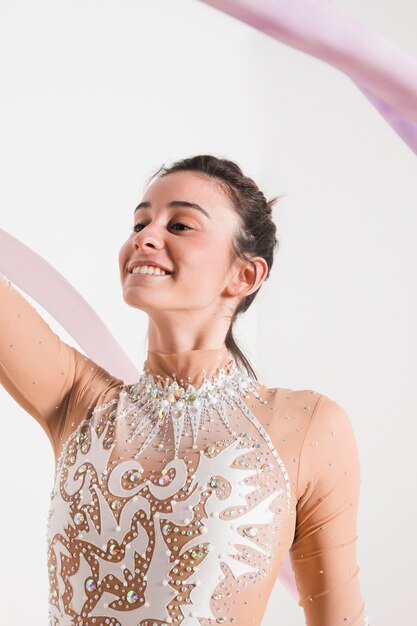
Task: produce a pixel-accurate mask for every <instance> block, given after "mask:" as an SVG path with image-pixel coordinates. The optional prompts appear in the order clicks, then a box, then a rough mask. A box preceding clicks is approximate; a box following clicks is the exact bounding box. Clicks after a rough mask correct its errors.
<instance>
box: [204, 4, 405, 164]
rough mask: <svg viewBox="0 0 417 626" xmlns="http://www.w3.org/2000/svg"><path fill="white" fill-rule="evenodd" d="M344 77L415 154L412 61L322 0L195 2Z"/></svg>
mask: <svg viewBox="0 0 417 626" xmlns="http://www.w3.org/2000/svg"><path fill="white" fill-rule="evenodd" d="M200 1H201V2H204V4H208V5H210V6H212V7H214V8H216V9H219V10H220V11H222V12H223V13H227V14H228V15H230V16H232V17H234V18H237V19H238V20H241V21H242V22H245V23H246V24H249V25H250V26H253V27H254V28H256V29H257V30H260V31H261V32H263V33H265V34H266V35H269V36H270V37H273V38H274V39H277V40H279V41H281V42H282V43H285V44H287V45H289V46H292V47H293V48H297V49H298V50H301V51H302V52H306V53H307V54H310V55H312V56H315V57H317V58H318V59H321V60H322V61H325V62H326V63H329V64H330V65H333V66H334V67H336V68H338V69H339V70H341V71H342V72H344V73H345V74H347V75H348V76H349V77H350V78H351V79H352V80H353V81H354V83H355V84H356V86H357V87H358V88H359V89H360V90H361V91H362V93H363V94H364V95H365V96H366V97H367V98H368V99H369V100H370V101H371V102H372V104H373V105H374V107H375V108H376V109H377V111H379V113H380V114H381V115H382V116H383V117H384V118H385V120H386V121H387V122H388V123H389V124H390V125H391V127H392V128H393V129H394V130H395V131H396V132H397V133H398V135H399V136H400V137H401V138H402V139H403V140H404V141H405V142H406V143H407V145H408V146H409V147H410V148H411V149H412V150H413V151H414V152H416V153H417V59H415V58H414V57H413V56H411V55H410V54H408V53H407V52H405V51H404V50H402V49H401V48H398V47H397V46H395V45H394V44H393V43H391V42H390V41H389V40H387V39H385V38H384V37H382V35H380V34H379V33H377V32H375V31H373V30H371V29H370V28H367V27H365V26H363V25H362V24H360V23H359V22H358V21H357V20H355V19H354V18H353V17H351V16H350V15H348V14H346V13H344V12H343V11H342V9H340V8H339V7H337V6H335V5H334V4H332V3H330V2H329V1H328V0H200Z"/></svg>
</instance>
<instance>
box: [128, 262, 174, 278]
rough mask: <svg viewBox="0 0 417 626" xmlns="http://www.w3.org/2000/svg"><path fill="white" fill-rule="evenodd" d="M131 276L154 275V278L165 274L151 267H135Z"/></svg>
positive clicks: (157, 268)
mask: <svg viewBox="0 0 417 626" xmlns="http://www.w3.org/2000/svg"><path fill="white" fill-rule="evenodd" d="M132 274H154V275H155V276H165V275H166V274H167V272H165V271H164V270H162V269H161V268H159V267H154V266H153V265H136V266H135V267H134V268H133V270H132Z"/></svg>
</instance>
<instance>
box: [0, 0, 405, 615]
mask: <svg viewBox="0 0 417 626" xmlns="http://www.w3.org/2000/svg"><path fill="white" fill-rule="evenodd" d="M336 4H339V5H340V6H342V7H344V8H345V9H346V10H347V11H348V12H350V13H351V14H352V15H354V16H356V17H357V18H358V19H359V20H361V21H362V22H364V23H366V24H367V25H368V26H370V27H373V28H375V29H377V30H379V32H381V33H382V34H384V35H386V36H387V37H389V38H390V39H391V40H392V41H394V42H396V43H397V44H398V45H400V46H402V47H403V48H404V49H407V50H408V51H409V52H411V53H413V54H415V55H416V56H417V38H416V37H415V24H416V19H417V5H416V4H415V3H414V2H412V1H411V0H395V2H394V0H391V1H388V0H386V1H385V2H381V0H379V1H377V0H372V1H371V0H367V2H366V3H363V2H360V0H343V1H342V0H338V2H336ZM364 5H366V6H364ZM0 12H1V15H0V71H1V84H2V90H3V94H2V97H1V99H0V112H1V115H0V145H1V149H0V159H1V162H0V167H1V172H2V179H3V180H2V185H1V187H0V206H1V214H2V220H1V226H2V227H3V228H4V229H5V230H6V231H8V232H9V233H10V234H12V235H13V236H15V237H17V238H18V239H20V240H21V241H22V242H23V243H25V244H26V245H28V246H29V247H31V248H33V249H34V250H35V251H36V252H38V253H39V254H40V255H41V256H43V257H44V258H45V259H46V260H47V261H49V262H50V263H51V264H52V265H53V266H54V267H56V268H57V269H58V270H59V271H60V272H61V273H62V274H63V275H64V276H65V278H67V279H68V280H69V281H70V282H71V283H72V284H73V285H74V286H75V287H76V289H78V291H79V292H80V293H81V294H82V295H83V296H84V297H85V298H86V299H87V300H88V301H89V302H90V303H91V304H92V306H93V307H94V308H95V309H96V310H97V311H98V312H99V314H100V315H101V317H102V318H103V320H104V322H105V323H106V324H107V325H108V327H109V328H110V330H111V331H112V332H113V334H114V335H115V337H116V338H117V340H118V341H119V342H120V344H121V345H122V346H123V348H124V349H125V351H126V352H127V353H128V355H129V356H130V357H131V359H132V360H133V361H134V362H135V363H137V364H138V367H140V366H141V365H142V362H143V359H144V355H145V349H146V345H145V332H146V316H145V315H144V314H143V313H142V312H141V311H137V310H134V309H131V308H129V307H128V306H127V305H126V304H125V303H124V301H123V299H122V295H121V287H120V284H119V274H118V265H117V254H118V251H119V248H120V246H121V244H122V242H123V241H124V240H125V239H126V238H127V237H128V235H129V229H130V227H131V225H132V212H133V208H134V207H135V206H136V204H137V203H138V201H139V199H140V197H141V194H142V192H143V189H144V183H145V179H146V178H147V177H148V176H149V175H150V174H151V173H153V172H154V170H155V169H156V168H158V167H159V166H160V165H161V164H162V163H165V164H169V163H170V162H171V161H172V160H175V159H177V158H182V157H184V156H190V155H193V154H200V153H212V154H215V155H216V156H219V157H226V158H230V159H232V160H235V161H237V162H238V163H239V164H240V165H241V167H242V168H243V170H244V172H245V173H247V174H248V175H250V176H252V177H253V178H254V179H255V180H256V181H257V182H258V184H259V185H260V187H261V188H262V189H263V190H264V191H265V193H266V195H267V196H269V197H270V196H272V195H277V194H285V197H284V198H283V199H282V200H281V201H280V202H279V203H278V205H276V206H275V208H274V215H275V219H276V222H277V224H278V231H279V237H280V249H279V252H278V254H277V256H276V259H275V264H274V268H273V270H272V275H271V277H270V278H269V279H268V281H267V282H266V283H265V284H264V285H263V287H262V289H261V291H260V293H259V295H258V297H257V298H256V300H255V302H254V304H253V306H252V308H251V309H250V310H249V311H248V312H247V314H246V317H245V319H243V320H242V321H241V322H240V323H239V327H238V329H239V336H240V337H241V343H242V346H243V347H244V348H246V351H247V354H248V356H249V357H250V358H252V361H253V363H254V365H255V366H256V369H257V372H258V375H259V378H260V380H261V381H262V382H264V383H265V384H267V385H270V386H281V387H291V388H295V389H296V388H309V389H316V390H318V391H319V392H321V393H325V394H327V395H329V396H330V397H332V398H333V399H335V400H336V401H337V402H338V403H340V404H341V405H342V406H343V407H344V408H345V409H346V410H347V411H348V413H349V415H350V417H351V420H352V423H353V427H354V431H355V434H356V439H357V443H358V447H359V452H360V457H361V466H362V489H361V503H360V511H359V519H358V534H359V539H358V561H359V565H360V568H361V575H360V576H361V586H362V593H363V596H364V598H365V601H366V605H367V610H368V613H369V616H370V621H371V624H372V626H376V625H377V624H378V626H391V625H392V624H393V623H394V622H395V623H406V624H411V623H415V621H416V618H417V612H416V608H415V604H414V607H413V606H412V602H411V601H410V599H412V598H413V594H414V586H415V585H414V584H412V582H414V580H413V579H414V577H415V573H414V570H415V561H416V557H417V550H416V548H415V542H413V541H412V540H410V539H409V537H408V535H407V530H408V528H410V527H411V526H412V525H413V523H414V520H415V519H416V514H417V511H416V504H415V498H414V497H409V494H412V493H414V492H415V478H416V471H415V469H416V461H415V446H414V438H415V436H416V426H415V418H416V403H415V398H414V393H415V388H416V387H415V378H416V371H417V368H416V356H415V355H416V353H417V334H416V330H415V325H414V321H415V319H417V307H416V300H415V282H416V280H415V272H413V268H415V266H416V245H415V236H416V233H417V217H416V216H417V210H416V209H417V185H416V181H417V158H416V155H414V154H413V153H412V152H411V150H410V149H409V148H408V147H407V146H406V145H405V144H404V143H403V142H402V141H401V139H400V138H399V137H398V136H397V135H396V134H395V133H394V131H393V130H392V129H391V128H390V127H389V126H388V124H387V123H386V122H385V121H384V120H383V118H382V117H381V116H380V115H379V114H378V113H377V111H376V110H375V109H374V108H373V107H372V105H371V104H370V102H369V101H368V100H367V99H366V98H365V97H364V96H363V95H362V93H361V92H360V91H359V90H358V89H357V88H356V87H355V85H354V84H353V83H352V82H351V81H350V80H349V79H348V78H347V77H345V76H344V75H343V74H341V73H340V72H339V71H337V70H335V69H334V68H332V67H330V66H328V65H326V64H325V63H323V62H321V61H319V60H317V59H315V58H312V57H309V56H307V55H305V54H303V53H301V52H298V51H296V50H293V49H292V48H289V47H287V46H285V45H283V44H280V43H279V42H277V41H274V40H272V39H271V38H269V37H266V36H265V35H263V34H261V33H258V32H257V31H255V30H254V29H253V28H251V27H249V26H247V25H245V24H242V23H240V22H238V21H237V20H234V19H232V18H230V17H228V16H225V15H222V14H221V13H220V12H218V11H215V10H213V9H211V8H210V7H207V6H205V5H203V4H201V3H199V2H196V1H195V0H175V1H174V0H153V1H152V2H145V1H144V0H117V1H116V0H72V1H71V2H69V1H66V2H63V1H57V0H38V1H37V2H36V3H35V2H31V1H29V0H20V1H18V0H13V1H12V0H2V4H1V7H0ZM28 299H29V300H30V298H28ZM32 304H34V305H35V306H36V308H37V309H38V311H39V312H40V313H41V314H43V315H44V317H45V319H47V321H48V322H49V323H50V325H51V326H52V327H53V328H54V330H55V331H56V332H59V334H60V335H61V336H62V338H63V339H64V340H65V341H67V342H69V343H72V344H73V345H76V344H74V341H73V340H72V339H71V338H70V337H69V336H68V335H67V334H66V333H65V331H64V330H63V329H61V328H60V327H59V325H58V324H57V323H56V322H55V320H53V318H51V317H50V316H49V315H48V314H47V313H46V312H45V311H43V310H42V308H41V307H40V306H39V305H38V304H37V303H35V302H33V301H32ZM0 305H1V304H0ZM0 406H1V417H0V419H1V420H2V422H1V424H2V426H3V428H2V435H3V437H2V441H3V445H2V447H1V454H0V463H1V467H0V479H1V496H2V515H1V516H0V536H1V538H2V551H1V561H2V567H1V569H0V622H1V623H2V624H6V623H7V624H8V626H26V625H27V624H29V623H30V624H35V625H39V626H41V625H44V624H46V623H47V595H48V588H47V585H48V576H47V567H46V536H45V533H46V520H47V512H48V507H49V494H50V491H51V489H52V480H53V454H52V450H51V448H50V444H49V441H48V439H47V437H46V435H45V433H44V431H43V430H42V429H41V427H40V426H39V425H38V424H37V422H36V421H35V420H34V419H33V418H31V417H30V416H29V415H28V414H26V413H25V412H24V411H23V409H21V408H20V407H19V405H17V404H16V403H15V402H14V401H13V400H12V399H11V398H10V397H9V396H8V395H7V394H6V392H5V391H4V390H3V389H1V390H0ZM22 480H23V481H24V482H23V483H22ZM276 624H282V625H285V626H302V624H304V617H303V611H302V609H301V608H300V607H299V606H297V604H296V602H295V600H294V599H293V598H292V597H291V596H290V594H289V593H288V591H287V590H286V589H285V588H284V587H283V585H282V584H281V583H280V582H277V584H276V586H275V589H274V592H273V595H272V597H271V600H270V603H269V605H268V609H267V612H266V615H265V619H264V622H263V626H275V625H276Z"/></svg>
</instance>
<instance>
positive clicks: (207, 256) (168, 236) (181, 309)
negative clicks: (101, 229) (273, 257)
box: [119, 171, 268, 353]
mask: <svg viewBox="0 0 417 626" xmlns="http://www.w3.org/2000/svg"><path fill="white" fill-rule="evenodd" d="M172 200H186V201H188V202H194V203H197V204H199V205H200V206H201V207H202V208H203V209H205V210H206V211H207V212H208V214H209V217H206V216H205V215H203V214H202V213H201V212H200V211H198V210H196V209H193V208H190V207H180V208H178V207H177V208H172V207H168V203H169V202H171V201H172ZM143 201H149V202H150V203H151V207H150V208H144V209H138V210H137V211H136V212H135V214H134V216H133V219H132V233H131V235H130V236H129V238H128V239H127V241H126V242H125V243H124V244H123V245H122V247H121V249H120V252H119V271H120V280H121V285H122V289H123V299H124V300H125V302H126V303H127V304H129V305H130V306H132V307H135V308H138V309H141V310H142V311H144V312H146V313H147V315H148V349H149V350H157V351H159V352H164V353H169V352H183V351H187V350H199V349H217V348H221V347H222V346H223V345H224V344H225V338H226V334H227V331H228V329H229V326H230V319H231V316H232V314H233V311H234V310H235V308H236V307H237V305H238V304H239V302H240V300H241V299H242V298H243V297H245V296H246V295H249V294H251V293H252V292H253V291H256V290H257V289H258V288H259V287H260V285H261V284H262V282H263V281H264V280H265V278H266V276H267V271H268V265H267V263H266V261H265V259H263V258H262V257H259V256H252V257H251V259H252V261H253V262H254V263H255V270H254V269H253V268H252V266H251V264H250V263H249V262H243V261H241V260H238V259H236V257H235V256H234V254H233V252H232V248H231V245H232V238H233V235H234V233H235V232H236V229H237V227H238V215H237V214H236V212H235V210H234V208H233V205H232V203H231V201H230V200H229V199H228V197H227V195H226V194H225V193H224V191H223V190H222V189H221V187H220V186H219V184H218V182H217V181H216V180H214V179H213V178H211V177H209V176H207V175H206V174H203V173H200V172H191V171H185V172H184V171H182V172H173V173H171V174H168V175H166V176H164V177H163V178H160V179H157V180H155V181H154V182H153V183H152V184H151V185H149V187H148V188H147V190H146V192H145V194H144V196H143V198H142V202H143ZM138 224H142V226H137V225H138ZM186 226H187V227H189V228H190V229H192V230H188V229H187V228H186ZM133 228H135V230H133ZM136 259H141V260H143V259H146V260H149V261H154V262H156V263H160V264H161V265H163V266H164V267H166V268H168V269H169V270H171V271H173V272H174V273H173V274H171V275H167V276H146V275H145V276H141V275H137V274H130V273H129V272H128V270H127V266H128V264H129V263H131V262H132V261H134V260H136Z"/></svg>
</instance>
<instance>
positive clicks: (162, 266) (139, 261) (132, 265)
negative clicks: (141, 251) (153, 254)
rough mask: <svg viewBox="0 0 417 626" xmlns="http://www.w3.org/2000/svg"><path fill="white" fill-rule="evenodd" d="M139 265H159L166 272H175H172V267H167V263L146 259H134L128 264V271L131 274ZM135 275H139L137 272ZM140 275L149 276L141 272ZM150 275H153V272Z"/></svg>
mask: <svg viewBox="0 0 417 626" xmlns="http://www.w3.org/2000/svg"><path fill="white" fill-rule="evenodd" d="M138 265H149V267H159V269H161V270H164V272H166V273H167V274H173V273H174V272H171V270H170V269H168V268H167V267H165V265H161V264H160V263H156V262H154V261H146V260H145V259H143V260H137V261H132V263H130V264H129V265H128V266H127V271H128V272H129V273H130V274H131V273H132V270H133V268H134V267H137V266H138ZM135 275H136V276H137V274H135ZM140 275H141V276H147V275H148V274H140ZM149 276H151V274H149Z"/></svg>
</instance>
